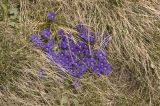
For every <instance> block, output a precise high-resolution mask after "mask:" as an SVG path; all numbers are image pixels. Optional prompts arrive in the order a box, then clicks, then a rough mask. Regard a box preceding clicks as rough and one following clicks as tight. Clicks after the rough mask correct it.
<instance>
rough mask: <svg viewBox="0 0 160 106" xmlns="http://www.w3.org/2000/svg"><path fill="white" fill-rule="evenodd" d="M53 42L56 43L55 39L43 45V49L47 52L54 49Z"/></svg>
mask: <svg viewBox="0 0 160 106" xmlns="http://www.w3.org/2000/svg"><path fill="white" fill-rule="evenodd" d="M53 43H54V40H53V39H50V40H49V41H48V42H47V43H46V44H44V45H43V49H44V50H45V51H46V52H49V51H52V49H53Z"/></svg>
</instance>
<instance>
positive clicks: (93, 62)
mask: <svg viewBox="0 0 160 106" xmlns="http://www.w3.org/2000/svg"><path fill="white" fill-rule="evenodd" d="M96 63H97V62H96V60H95V59H94V58H89V59H88V66H89V67H91V68H93V66H94V65H95V64H96Z"/></svg>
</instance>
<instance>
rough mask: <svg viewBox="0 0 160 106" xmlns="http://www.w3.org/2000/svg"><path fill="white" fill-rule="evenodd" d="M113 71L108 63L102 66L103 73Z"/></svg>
mask: <svg viewBox="0 0 160 106" xmlns="http://www.w3.org/2000/svg"><path fill="white" fill-rule="evenodd" d="M110 72H111V66H110V65H109V64H108V63H106V64H105V65H104V66H103V67H102V74H108V73H110Z"/></svg>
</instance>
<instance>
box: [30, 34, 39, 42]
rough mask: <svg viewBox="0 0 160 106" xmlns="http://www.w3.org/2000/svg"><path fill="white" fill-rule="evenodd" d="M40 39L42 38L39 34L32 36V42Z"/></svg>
mask: <svg viewBox="0 0 160 106" xmlns="http://www.w3.org/2000/svg"><path fill="white" fill-rule="evenodd" d="M39 39H40V36H39V35H37V34H32V35H31V41H32V42H34V41H35V40H39Z"/></svg>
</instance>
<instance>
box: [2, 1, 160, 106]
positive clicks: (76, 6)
mask: <svg viewBox="0 0 160 106" xmlns="http://www.w3.org/2000/svg"><path fill="white" fill-rule="evenodd" d="M2 3H3V4H6V5H7V6H8V7H7V8H12V7H14V8H15V7H16V6H18V5H19V6H20V8H19V10H20V11H19V13H18V18H17V21H16V27H11V26H10V24H9V23H11V19H10V16H8V15H7V11H8V10H7V9H6V10H3V20H2V21H0V106H58V105H61V106H114V105H115V106H158V105H160V1H159V0H123V1H121V0H11V1H9V2H8V4H7V2H5V0H2V1H0V4H2ZM2 7H3V8H4V5H3V6H2ZM48 11H55V12H56V13H57V14H58V15H57V17H56V18H55V20H54V22H53V24H52V27H53V28H52V31H53V32H54V33H55V34H56V31H57V29H58V28H59V27H61V28H64V29H65V30H67V31H70V32H74V30H75V29H74V26H75V25H76V24H77V23H78V22H83V23H85V24H86V25H88V26H90V28H91V29H92V30H94V31H100V32H104V31H107V32H109V34H110V39H109V42H108V44H107V46H106V52H107V54H108V56H107V59H108V61H109V63H110V64H111V66H112V72H111V73H110V74H108V75H100V76H99V75H97V76H96V75H89V73H87V74H85V75H84V76H83V77H82V78H81V79H80V81H81V85H80V87H79V88H77V89H73V88H72V87H71V86H70V81H69V80H68V79H66V78H63V77H62V76H61V75H59V74H58V73H57V69H56V68H55V67H54V66H53V65H52V64H50V63H49V61H48V60H47V59H46V57H45V56H44V54H43V52H42V51H40V50H38V49H36V48H34V47H33V45H32V43H31V42H30V40H29V39H30V36H31V34H33V33H39V31H40V30H41V29H42V28H44V27H45V25H46V14H47V12H48ZM0 15H1V14H0ZM96 47H97V48H98V46H96ZM40 68H43V69H44V70H45V73H46V75H45V76H44V77H43V78H39V76H38V70H39V69H40Z"/></svg>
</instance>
